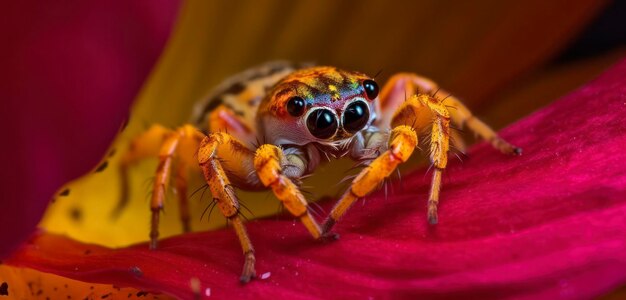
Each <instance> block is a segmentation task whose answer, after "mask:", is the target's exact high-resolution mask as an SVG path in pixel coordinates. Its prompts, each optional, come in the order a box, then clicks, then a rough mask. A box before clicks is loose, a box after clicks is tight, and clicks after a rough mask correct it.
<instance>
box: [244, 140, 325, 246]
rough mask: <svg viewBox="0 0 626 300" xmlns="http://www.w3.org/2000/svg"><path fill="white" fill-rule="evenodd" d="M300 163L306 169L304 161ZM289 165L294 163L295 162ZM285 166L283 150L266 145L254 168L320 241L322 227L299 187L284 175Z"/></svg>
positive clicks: (258, 152)
mask: <svg viewBox="0 0 626 300" xmlns="http://www.w3.org/2000/svg"><path fill="white" fill-rule="evenodd" d="M298 162H299V163H300V164H301V166H302V167H304V162H303V161H298ZM298 162H296V163H298ZM289 163H293V161H291V162H289ZM285 164H287V162H286V158H285V157H284V155H283V152H282V150H281V149H280V148H278V147H277V146H274V145H270V144H265V145H262V146H261V147H259V148H258V149H257V151H256V154H255V157H254V168H255V169H256V171H257V175H258V176H259V179H260V180H261V182H262V183H263V185H265V186H266V187H270V188H271V189H272V191H273V192H274V195H276V198H278V200H280V201H281V202H282V203H283V204H284V205H285V208H287V210H288V211H289V212H290V213H291V214H292V215H294V216H296V217H297V218H299V219H300V221H301V222H302V224H303V225H304V226H305V227H306V229H307V230H308V231H309V233H311V235H312V236H313V238H316V239H318V238H320V237H322V234H321V230H320V226H319V225H318V224H317V222H316V221H315V219H314V218H313V216H311V213H310V212H309V210H308V204H307V201H306V198H304V196H303V195H302V193H301V192H300V190H299V189H298V187H297V186H296V185H295V184H294V183H293V181H291V179H289V178H287V176H285V175H283V174H282V171H283V170H282V167H281V166H282V165H285ZM324 237H326V236H324Z"/></svg>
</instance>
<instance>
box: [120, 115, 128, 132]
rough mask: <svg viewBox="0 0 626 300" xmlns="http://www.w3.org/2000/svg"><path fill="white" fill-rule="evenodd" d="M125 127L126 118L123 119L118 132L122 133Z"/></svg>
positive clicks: (126, 124) (126, 123)
mask: <svg viewBox="0 0 626 300" xmlns="http://www.w3.org/2000/svg"><path fill="white" fill-rule="evenodd" d="M126 126H128V118H125V119H124V121H122V126H120V132H122V131H124V129H126Z"/></svg>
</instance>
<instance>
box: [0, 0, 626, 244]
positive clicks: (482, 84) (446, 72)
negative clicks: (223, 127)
mask: <svg viewBox="0 0 626 300" xmlns="http://www.w3.org/2000/svg"><path fill="white" fill-rule="evenodd" d="M5 6H7V7H8V8H7V9H6V10H5V12H7V13H6V14H7V16H8V17H7V19H6V20H4V23H6V24H4V25H3V26H0V27H2V28H5V29H4V33H3V34H4V35H5V36H6V37H7V39H6V40H7V43H5V46H4V49H3V55H2V57H1V62H2V66H3V67H2V68H1V70H0V72H1V73H2V75H1V76H2V77H0V79H1V81H2V82H3V86H2V93H3V94H2V95H1V96H2V99H3V104H4V105H6V106H7V109H3V112H2V119H3V121H4V122H7V124H6V126H8V128H11V129H12V130H9V131H10V132H9V133H8V137H7V141H11V143H12V144H13V145H12V146H11V147H3V148H5V149H2V151H3V153H1V154H2V155H1V156H2V157H3V158H4V159H7V158H8V159H9V160H10V161H9V162H7V163H8V166H9V167H7V168H6V170H3V172H5V173H3V175H2V176H3V177H2V178H3V179H4V180H3V181H4V182H3V185H5V186H3V187H2V193H3V194H2V199H1V201H2V203H3V204H5V203H6V204H7V205H6V206H5V207H6V209H4V210H2V211H1V213H2V214H4V215H2V216H0V222H2V226H0V228H3V229H2V230H6V231H7V234H6V235H5V236H10V241H9V243H8V244H7V245H11V244H13V245H14V244H16V243H17V242H19V240H21V239H23V238H24V237H25V236H27V234H28V232H30V231H31V230H32V228H33V226H34V224H35V223H36V222H38V220H39V219H40V217H41V215H42V213H43V211H44V209H45V208H46V206H48V204H49V203H50V205H49V206H48V209H47V211H46V215H45V218H44V220H43V222H42V223H41V226H43V227H44V228H46V229H47V230H50V231H53V232H59V233H64V234H68V235H70V236H71V237H73V238H76V239H79V240H82V241H87V242H93V243H99V244H105V245H109V246H122V245H126V244H129V243H134V242H139V241H145V240H147V238H148V229H149V227H148V224H149V209H148V204H149V202H148V198H147V195H148V194H147V192H148V191H149V190H148V189H149V183H150V181H149V180H150V178H151V177H152V176H153V175H152V173H153V172H154V170H155V166H156V163H155V161H146V162H145V163H141V164H139V165H138V166H137V167H136V168H135V169H134V170H133V171H132V174H131V175H132V176H131V183H132V184H131V186H132V187H135V188H134V189H133V191H132V201H131V203H130V205H129V207H128V208H127V210H126V211H125V212H124V213H123V214H122V215H121V216H120V218H118V219H111V218H110V216H109V213H110V212H111V211H112V210H113V207H114V206H115V205H116V203H117V200H118V187H119V184H118V174H117V171H116V166H117V159H118V157H119V156H120V155H119V153H121V152H123V151H124V149H125V147H127V143H128V140H129V139H130V138H131V137H132V136H134V135H136V134H137V133H139V132H141V131H142V130H144V129H145V128H147V127H148V126H149V125H150V124H152V123H160V124H163V125H166V126H170V127H175V126H177V125H180V124H183V123H184V122H186V121H187V120H188V118H189V115H190V112H191V109H192V107H193V103H194V102H196V101H197V100H198V99H201V98H202V97H203V96H204V95H206V94H207V93H208V91H209V90H210V89H211V88H212V87H213V86H215V85H216V84H218V83H219V82H220V81H221V80H222V79H224V78H225V77H227V76H229V75H232V74H234V73H236V72H239V71H242V70H244V69H246V68H249V67H251V66H254V65H256V64H259V63H262V62H264V61H268V60H276V59H286V60H292V61H300V62H302V61H304V62H315V63H318V64H324V65H335V66H338V67H341V68H345V69H349V70H358V71H362V72H365V73H367V74H370V75H374V74H376V73H378V72H379V71H381V73H380V75H379V76H378V77H377V80H378V81H379V82H384V81H385V80H386V79H387V78H389V77H390V76H391V75H392V74H394V73H396V72H401V71H411V72H416V73H419V74H421V75H424V76H427V77H430V78H431V79H433V80H434V81H436V82H438V83H439V84H440V85H441V86H442V87H444V88H446V89H447V90H449V91H451V92H452V93H453V94H455V95H456V96H457V97H459V98H461V99H462V100H463V101H464V102H465V103H466V104H467V105H468V106H469V107H470V108H471V109H472V110H473V111H474V112H475V113H476V114H477V115H478V116H479V117H481V118H482V119H484V120H485V121H486V122H487V123H488V124H490V125H493V127H495V128H498V129H499V128H502V127H504V126H506V125H507V124H510V123H512V122H515V121H516V120H518V119H520V118H522V117H524V116H525V115H528V114H529V113H532V112H533V111H535V110H537V109H539V108H541V107H542V106H545V105H547V104H549V103H550V102H551V101H554V100H555V99H557V98H558V97H559V96H561V95H564V94H566V93H567V92H568V91H571V90H572V89H575V88H576V87H578V86H580V85H582V84H583V83H585V82H586V81H589V80H592V79H593V78H594V77H595V76H597V75H598V74H599V73H601V72H602V71H603V70H605V69H606V68H608V67H609V66H610V65H612V64H613V63H615V62H616V61H618V60H620V59H621V58H623V57H624V54H626V48H625V46H624V42H625V41H626V23H625V21H624V20H626V4H625V3H624V2H623V1H622V2H620V1H604V0H594V1H592V0H587V1H584V0H581V1H565V0H555V1H540V0H529V1H509V2H505V1H496V0H481V1H473V2H468V1H435V0H430V1H429V0H420V1H331V0H323V1H279V0H271V1H270V0H261V1H253V0H249V1H200V0H197V1H196V0H190V1H166V0H162V1H139V2H132V3H127V2H125V1H110V2H106V3H97V4H96V3H84V2H80V1H55V2H46V3H39V2H36V1H35V2H28V1H26V2H23V3H17V4H16V3H11V4H5ZM131 103H132V104H131ZM131 107H132V113H129V109H130V108H131ZM5 114H6V115H5ZM127 118H128V119H129V122H128V126H127V127H124V128H125V129H124V130H123V132H122V133H121V134H120V135H117V136H116V133H117V132H118V131H119V129H120V127H121V126H122V125H121V124H122V123H124V120H125V119H127ZM5 128H7V127H5ZM33 137H34V138H33ZM470 140H471V137H470ZM13 141H14V142H13ZM521 146H523V145H521ZM344 169H345V168H344ZM90 170H91V171H90ZM337 170H341V171H337ZM94 171H97V172H94ZM85 173H88V175H86V176H85V177H82V178H80V179H77V180H75V181H73V182H70V183H68V184H65V185H64V183H65V182H68V181H69V180H72V179H76V178H78V177H79V176H80V175H82V174H85ZM319 173H320V174H325V175H328V174H331V175H332V176H334V177H332V176H331V177H332V178H342V177H343V176H345V173H343V169H341V168H340V169H336V168H335V167H333V168H330V169H329V168H325V169H323V170H321V171H320V172H319ZM450 176H454V175H453V174H451V175H450ZM327 177H328V176H327ZM333 180H335V179H333ZM331 182H333V181H332V180H331ZM201 185H202V182H201V181H200V180H198V178H196V179H194V181H192V183H191V184H190V190H191V191H190V192H193V191H194V190H195V189H196V188H197V187H200V186H201ZM307 185H311V186H312V187H310V188H308V190H310V191H311V192H312V193H313V194H314V195H313V196H312V197H311V199H312V200H315V199H317V198H320V197H322V196H325V195H330V196H332V195H333V193H334V192H328V191H326V190H325V189H324V191H322V192H320V191H319V190H320V189H319V187H320V186H321V185H320V184H319V183H316V182H315V181H313V182H307ZM444 185H445V182H444ZM316 187H317V188H318V189H317V191H316ZM55 191H56V192H55ZM51 198H52V199H53V200H52V202H51V201H50V199H51ZM271 198H272V197H271V196H270V195H269V193H261V194H253V195H252V194H245V193H244V194H243V199H244V201H245V202H246V204H247V205H248V206H249V207H250V208H251V210H252V211H253V212H254V215H255V216H256V217H259V216H266V215H269V214H272V213H275V212H276V211H278V207H279V204H278V202H277V201H275V200H272V199H271ZM208 199H210V198H209V196H208V195H205V197H204V200H200V196H199V194H198V195H196V196H195V198H192V199H191V205H192V207H193V210H192V211H193V220H194V223H193V224H192V226H193V228H194V230H201V229H207V228H215V227H217V226H223V225H224V222H225V221H224V219H223V218H222V217H221V216H218V215H219V213H217V212H213V215H212V217H211V221H210V222H207V220H206V215H205V219H203V220H201V219H200V213H201V212H202V210H204V208H205V207H206V206H207V204H208V202H207V201H208ZM177 209H178V207H177V204H176V201H175V197H174V196H173V195H172V196H170V197H169V198H168V200H167V202H166V207H165V214H164V218H163V219H164V220H163V224H162V226H161V229H162V234H163V236H168V235H172V234H177V233H180V231H181V230H180V225H179V223H178V211H177ZM15 228H18V229H19V230H17V229H15ZM9 248H10V247H9V246H7V247H6V249H2V250H3V251H4V253H6V251H8V250H7V249H9ZM0 254H2V253H0Z"/></svg>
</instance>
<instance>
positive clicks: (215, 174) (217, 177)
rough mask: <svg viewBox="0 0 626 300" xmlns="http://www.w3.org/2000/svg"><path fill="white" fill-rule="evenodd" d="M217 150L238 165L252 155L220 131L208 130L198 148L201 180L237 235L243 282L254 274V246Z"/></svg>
mask: <svg viewBox="0 0 626 300" xmlns="http://www.w3.org/2000/svg"><path fill="white" fill-rule="evenodd" d="M220 149H221V150H222V151H223V152H222V151H219V153H224V155H223V156H225V157H230V158H235V159H237V160H238V161H240V162H241V164H240V166H243V165H245V164H246V163H248V164H249V163H251V162H252V155H253V154H252V151H250V150H248V149H247V148H246V147H245V146H244V145H242V144H241V142H239V141H238V140H237V139H235V138H234V137H233V136H231V135H230V134H228V133H224V132H217V133H211V134H209V135H208V136H206V137H204V139H202V142H201V143H200V148H199V149H198V163H199V164H200V168H201V169H202V173H203V175H204V179H205V180H206V182H207V183H208V185H209V189H210V190H211V194H213V200H214V201H217V206H218V207H219V209H220V211H221V212H222V214H223V215H224V216H225V217H226V218H227V219H228V220H229V221H230V222H231V224H232V225H233V228H234V229H235V233H236V234H237V237H238V238H239V242H240V244H241V248H242V250H243V255H244V259H245V261H244V266H243V271H242V273H241V277H240V281H241V282H242V283H246V282H249V281H250V279H252V278H254V277H255V276H256V270H255V268H254V263H255V261H256V259H255V257H254V247H253V246H252V242H251V241H250V238H249V237H248V232H247V231H246V228H245V226H244V225H243V222H242V220H241V217H240V216H239V200H238V199H237V195H236V194H235V191H234V190H233V186H232V184H231V183H230V180H229V179H228V176H227V175H226V173H225V172H224V167H223V166H222V165H223V163H222V161H220V157H218V154H219V153H218V150H220ZM242 170H243V168H241V169H238V170H233V171H234V172H235V173H239V175H243V174H241V173H242V172H241V171H242ZM243 176H245V175H243Z"/></svg>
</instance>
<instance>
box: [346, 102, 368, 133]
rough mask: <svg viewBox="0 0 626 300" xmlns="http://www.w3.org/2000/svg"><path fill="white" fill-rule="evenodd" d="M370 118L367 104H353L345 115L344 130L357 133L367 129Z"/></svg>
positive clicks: (347, 108)
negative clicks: (364, 128)
mask: <svg viewBox="0 0 626 300" xmlns="http://www.w3.org/2000/svg"><path fill="white" fill-rule="evenodd" d="M369 118H370V113H369V108H368V107H367V104H366V103H365V102H363V101H356V102H352V103H351V104H350V105H348V107H346V111H345V112H344V113H343V128H344V129H345V130H346V131H347V132H349V133H355V132H357V131H359V130H361V129H363V127H365V125H366V124H367V121H368V120H369Z"/></svg>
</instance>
